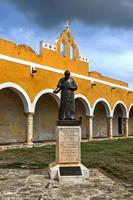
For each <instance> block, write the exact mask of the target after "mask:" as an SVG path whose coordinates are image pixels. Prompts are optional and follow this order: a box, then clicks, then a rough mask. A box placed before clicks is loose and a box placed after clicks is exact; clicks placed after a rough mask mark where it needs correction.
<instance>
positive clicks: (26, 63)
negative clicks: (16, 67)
mask: <svg viewBox="0 0 133 200" xmlns="http://www.w3.org/2000/svg"><path fill="white" fill-rule="evenodd" d="M0 59H2V60H7V61H10V62H15V63H18V64H22V65H27V66H30V67H31V66H32V67H36V68H39V69H43V70H48V71H52V72H55V73H59V74H64V70H60V69H58V68H54V67H49V66H45V65H40V64H38V63H33V62H29V61H26V60H22V59H18V58H13V57H10V56H6V55H3V54H0ZM71 75H72V76H73V77H77V78H80V79H84V80H88V81H95V82H97V83H101V84H104V85H109V86H111V87H117V88H121V89H124V90H127V91H128V90H130V91H133V89H131V88H128V87H125V86H121V85H118V84H114V83H110V82H107V81H103V80H100V79H96V78H92V77H89V76H84V75H81V74H76V73H71Z"/></svg>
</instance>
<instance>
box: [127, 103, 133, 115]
mask: <svg viewBox="0 0 133 200" xmlns="http://www.w3.org/2000/svg"><path fill="white" fill-rule="evenodd" d="M132 107H133V103H132V104H131V105H130V106H129V108H128V114H130V111H131V108H132Z"/></svg>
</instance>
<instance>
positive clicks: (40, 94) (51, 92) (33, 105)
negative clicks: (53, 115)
mask: <svg viewBox="0 0 133 200" xmlns="http://www.w3.org/2000/svg"><path fill="white" fill-rule="evenodd" d="M44 94H50V95H51V96H52V97H54V99H55V101H56V102H57V104H58V106H59V104H60V94H57V95H56V94H54V93H53V89H44V90H42V91H40V92H39V93H38V94H37V95H36V96H35V98H34V101H33V103H32V112H33V113H34V112H35V108H36V104H37V101H38V100H39V98H40V97H41V96H42V95H44Z"/></svg>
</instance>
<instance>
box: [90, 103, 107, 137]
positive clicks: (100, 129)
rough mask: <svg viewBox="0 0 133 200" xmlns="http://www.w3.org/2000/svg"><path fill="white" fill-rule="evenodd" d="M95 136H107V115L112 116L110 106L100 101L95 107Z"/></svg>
mask: <svg viewBox="0 0 133 200" xmlns="http://www.w3.org/2000/svg"><path fill="white" fill-rule="evenodd" d="M93 116H94V119H93V138H104V137H107V117H109V116H110V109H109V106H108V105H107V104H106V103H105V102H104V101H99V102H97V103H96V104H95V107H94V108H93Z"/></svg>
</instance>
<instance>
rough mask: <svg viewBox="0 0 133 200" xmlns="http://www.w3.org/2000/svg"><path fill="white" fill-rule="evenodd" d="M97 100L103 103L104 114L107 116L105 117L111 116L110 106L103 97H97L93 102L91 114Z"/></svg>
mask: <svg viewBox="0 0 133 200" xmlns="http://www.w3.org/2000/svg"><path fill="white" fill-rule="evenodd" d="M99 102H101V103H103V105H104V107H105V110H106V116H107V117H112V110H111V106H110V104H109V102H108V101H107V100H106V99H104V98H99V99H97V100H96V101H95V102H94V104H93V107H92V113H93V115H94V110H95V107H96V105H97V104H98V103H99Z"/></svg>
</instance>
